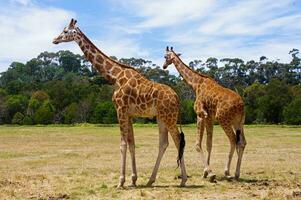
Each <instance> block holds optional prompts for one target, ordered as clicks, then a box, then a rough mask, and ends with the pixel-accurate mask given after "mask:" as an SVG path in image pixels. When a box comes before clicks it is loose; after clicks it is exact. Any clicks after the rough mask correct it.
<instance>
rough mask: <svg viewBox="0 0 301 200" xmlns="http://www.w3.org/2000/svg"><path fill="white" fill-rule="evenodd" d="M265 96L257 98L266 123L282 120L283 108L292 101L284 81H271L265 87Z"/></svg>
mask: <svg viewBox="0 0 301 200" xmlns="http://www.w3.org/2000/svg"><path fill="white" fill-rule="evenodd" d="M265 90H266V94H265V95H264V96H262V97H260V98H259V105H258V107H259V109H260V110H261V111H262V113H263V116H264V119H265V120H266V122H268V123H280V122H282V120H283V115H282V114H283V108H284V107H285V106H286V105H287V104H289V103H290V102H291V100H292V94H291V92H290V90H289V87H288V85H287V84H286V83H285V82H284V81H279V80H277V79H272V80H271V81H270V82H269V84H268V85H267V86H266V87H265Z"/></svg>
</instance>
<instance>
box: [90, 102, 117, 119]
mask: <svg viewBox="0 0 301 200" xmlns="http://www.w3.org/2000/svg"><path fill="white" fill-rule="evenodd" d="M90 121H91V123H104V124H113V123H117V114H116V110H115V107H114V104H113V103H112V102H111V101H105V102H102V103H99V104H98V105H97V106H96V107H95V109H94V111H93V114H92V117H91V120H90Z"/></svg>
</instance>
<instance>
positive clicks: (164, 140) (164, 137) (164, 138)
mask: <svg viewBox="0 0 301 200" xmlns="http://www.w3.org/2000/svg"><path fill="white" fill-rule="evenodd" d="M158 126H159V152H158V156H157V160H156V164H155V167H154V169H153V172H152V175H151V177H150V179H149V181H148V183H147V184H146V186H148V187H150V186H152V184H153V183H154V182H155V181H156V176H157V172H158V169H159V166H160V162H161V159H162V157H163V155H164V153H165V151H166V149H167V147H168V131H167V128H166V126H165V124H164V123H163V122H162V121H161V120H159V119H158Z"/></svg>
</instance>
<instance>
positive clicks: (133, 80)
mask: <svg viewBox="0 0 301 200" xmlns="http://www.w3.org/2000/svg"><path fill="white" fill-rule="evenodd" d="M71 41H75V42H76V43H77V44H78V45H79V47H80V48H81V50H82V51H83V53H84V54H85V57H86V58H87V59H88V60H89V61H90V62H91V63H92V65H93V67H94V68H96V70H98V72H99V73H100V74H102V75H103V76H104V77H105V79H106V80H108V81H109V82H110V83H111V84H114V85H115V91H114V94H113V97H112V100H113V102H114V105H115V108H116V110H117V117H118V121H119V125H120V132H121V141H120V152H121V169H120V174H121V175H120V179H119V184H118V187H123V186H124V182H125V165H126V151H127V146H128V147H129V151H130V154H131V160H132V186H136V181H137V170H136V159H135V140H134V133H133V126H132V118H133V117H138V116H139V117H155V116H156V118H157V122H158V126H159V153H158V157H157V161H156V164H155V167H154V169H153V172H152V175H151V177H150V179H149V181H148V183H147V186H151V185H152V184H153V183H154V182H155V179H156V175H157V171H158V168H159V165H160V161H161V159H162V156H163V154H164V152H165V150H166V148H167V146H168V132H169V133H170V134H171V136H172V139H173V140H174V142H175V145H176V147H177V149H178V163H179V164H180V168H181V174H182V181H181V184H180V186H185V183H186V181H187V175H186V170H185V164H184V158H183V151H184V146H185V140H184V134H183V133H181V134H180V133H179V131H178V128H177V119H178V114H179V99H178V96H177V94H176V93H175V92H174V91H173V90H172V89H171V88H170V87H168V86H166V85H163V84H159V83H155V82H153V81H150V80H148V79H146V78H145V77H144V76H142V75H141V74H140V73H139V72H138V71H137V70H135V69H134V68H132V67H130V66H127V65H124V64H121V63H119V62H117V61H115V60H113V59H111V58H109V57H108V56H107V55H105V54H104V53H103V52H101V51H100V50H99V49H98V48H97V47H96V46H95V45H94V44H93V43H92V42H91V41H90V40H89V39H88V38H87V36H85V34H84V33H83V32H82V31H81V30H80V29H79V28H78V27H77V26H76V20H74V19H72V20H71V22H70V24H69V25H68V26H66V27H65V28H64V30H63V32H62V33H61V34H60V35H59V36H58V37H56V38H55V39H54V40H53V43H54V44H59V43H61V42H71Z"/></svg>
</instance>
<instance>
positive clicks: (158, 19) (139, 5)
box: [118, 0, 216, 28]
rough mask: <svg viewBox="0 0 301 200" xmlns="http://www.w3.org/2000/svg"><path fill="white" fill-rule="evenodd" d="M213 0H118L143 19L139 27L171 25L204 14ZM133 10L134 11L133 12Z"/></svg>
mask: <svg viewBox="0 0 301 200" xmlns="http://www.w3.org/2000/svg"><path fill="white" fill-rule="evenodd" d="M214 2H216V1H215V0H185V1H183V0H164V1H162V0H152V1H149V0H129V1H120V0H119V1H118V3H119V4H121V5H123V7H125V8H127V9H128V10H130V12H132V13H133V14H134V15H135V16H136V17H141V18H143V20H142V21H141V22H140V23H139V24H138V25H137V27H140V28H155V27H165V26H172V25H176V24H179V23H183V22H185V21H189V20H193V19H197V18H199V17H201V16H205V15H206V13H207V12H208V11H209V10H210V7H211V6H212V5H213V4H214ZM133 11H134V12H133Z"/></svg>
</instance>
